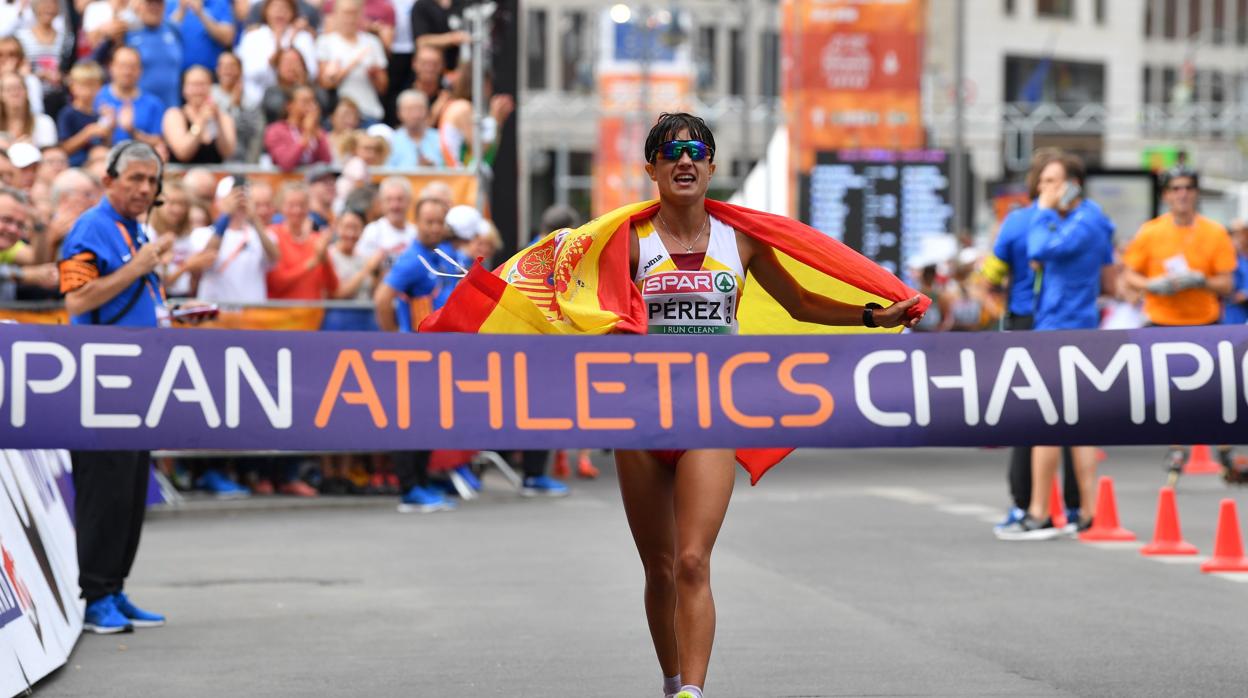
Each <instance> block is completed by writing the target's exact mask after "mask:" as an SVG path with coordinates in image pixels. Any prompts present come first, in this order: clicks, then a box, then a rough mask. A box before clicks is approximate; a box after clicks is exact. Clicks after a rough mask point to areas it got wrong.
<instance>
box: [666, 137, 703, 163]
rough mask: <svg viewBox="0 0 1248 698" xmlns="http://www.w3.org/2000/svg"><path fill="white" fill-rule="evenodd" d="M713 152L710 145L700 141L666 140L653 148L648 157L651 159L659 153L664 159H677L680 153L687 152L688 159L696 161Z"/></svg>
mask: <svg viewBox="0 0 1248 698" xmlns="http://www.w3.org/2000/svg"><path fill="white" fill-rule="evenodd" d="M713 152H714V151H713V150H711V147H710V146H709V145H707V144H705V143H703V142H702V141H668V142H666V143H663V144H662V145H660V146H659V147H658V148H655V150H654V152H653V153H651V155H650V159H651V161H653V160H654V157H655V155H661V156H663V159H664V160H679V159H680V156H681V154H683V153H688V154H689V159H690V160H693V161H694V162H698V161H699V160H705V159H706V158H707V157H709V156H710V155H711V154H712V153H713Z"/></svg>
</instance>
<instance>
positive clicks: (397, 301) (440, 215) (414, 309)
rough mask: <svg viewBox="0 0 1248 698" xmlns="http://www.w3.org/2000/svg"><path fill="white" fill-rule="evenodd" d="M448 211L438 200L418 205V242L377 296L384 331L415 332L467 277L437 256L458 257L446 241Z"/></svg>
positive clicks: (406, 252)
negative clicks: (461, 280) (462, 278)
mask: <svg viewBox="0 0 1248 698" xmlns="http://www.w3.org/2000/svg"><path fill="white" fill-rule="evenodd" d="M446 212H447V208H446V204H445V203H443V202H442V201H440V200H438V199H421V200H420V201H417V202H416V242H415V243H413V244H412V245H410V246H408V248H407V249H406V250H405V251H404V252H403V254H401V255H399V258H398V260H396V261H395V263H394V267H393V268H391V269H390V273H388V274H386V278H385V281H383V282H382V283H381V284H379V285H378V286H377V291H376V293H375V294H374V295H373V301H374V305H375V307H376V309H377V323H378V326H379V327H381V329H382V330H385V331H390V332H393V331H394V330H399V331H401V332H415V331H416V326H417V325H419V324H420V321H421V320H422V319H424V317H425V316H426V315H428V314H429V313H431V312H433V311H435V310H437V309H438V308H441V307H442V306H443V305H444V304H445V303H446V299H447V298H449V297H450V295H451V290H452V289H453V288H454V286H455V284H454V282H455V281H458V278H457V277H458V276H459V275H460V274H463V272H462V271H460V270H459V269H456V268H455V266H454V265H453V264H451V263H450V262H448V261H447V260H446V258H445V257H442V256H441V255H439V254H438V253H437V250H441V251H442V253H443V254H446V255H447V256H449V257H450V258H451V259H455V255H456V252H455V249H454V248H453V247H451V246H450V244H448V243H447V242H446ZM435 272H437V273H435ZM439 274H445V276H440V275H439ZM396 306H397V309H398V312H396ZM396 316H397V318H396Z"/></svg>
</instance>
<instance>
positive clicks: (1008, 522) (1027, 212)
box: [983, 148, 1082, 535]
mask: <svg viewBox="0 0 1248 698" xmlns="http://www.w3.org/2000/svg"><path fill="white" fill-rule="evenodd" d="M1061 155H1062V151H1061V150H1059V149H1057V148H1040V149H1039V150H1037V151H1036V152H1035V154H1033V155H1032V158H1031V167H1030V168H1029V169H1028V171H1027V192H1028V195H1029V196H1030V197H1031V202H1030V203H1028V204H1027V205H1026V206H1022V207H1019V208H1016V209H1014V210H1013V211H1010V212H1009V213H1008V214H1007V215H1006V217H1005V220H1003V221H1001V228H1000V229H999V230H998V231H997V242H996V244H995V245H993V249H992V255H990V256H989V257H988V259H986V260H985V261H984V266H983V274H984V278H986V279H987V280H988V281H989V283H991V284H993V285H994V286H998V287H1000V286H1006V285H1007V284H1008V296H1007V302H1006V314H1005V317H1004V327H1003V329H1005V330H1009V331H1012V332H1019V331H1023V330H1030V329H1032V326H1033V324H1034V317H1033V315H1032V313H1034V312H1035V306H1036V273H1035V270H1034V269H1032V266H1031V257H1030V256H1029V255H1028V253H1027V252H1028V251H1027V237H1028V233H1030V231H1031V221H1032V219H1033V218H1035V216H1036V214H1037V213H1038V212H1039V208H1038V207H1037V206H1036V197H1037V196H1039V191H1038V185H1039V182H1040V173H1041V171H1042V170H1043V169H1044V166H1045V165H1047V164H1049V163H1050V162H1051V161H1053V160H1056V159H1057V158H1059V157H1061ZM1031 450H1032V447H1031V446H1030V445H1018V446H1014V448H1012V449H1010V465H1009V471H1008V475H1007V480H1008V482H1009V486H1010V499H1011V500H1013V504H1014V506H1013V507H1011V508H1010V511H1009V513H1007V514H1006V516H1005V519H1004V520H1003V521H1001V523H999V524H997V525H995V526H993V532H994V533H995V534H997V535H1000V534H1001V532H1002V531H1005V530H1006V529H1010V528H1013V527H1016V525H1017V524H1018V522H1020V521H1022V520H1023V517H1024V516H1026V512H1027V507H1028V505H1029V504H1030V503H1031ZM1062 475H1063V478H1062V482H1063V483H1065V486H1064V487H1063V495H1064V499H1065V504H1066V511H1067V513H1068V518H1069V516H1070V515H1077V514H1078V511H1079V508H1080V505H1081V504H1082V502H1081V500H1080V499H1079V487H1078V486H1076V484H1075V482H1076V479H1077V478H1076V476H1075V465H1074V457H1073V456H1072V455H1071V452H1070V449H1069V448H1063V449H1062Z"/></svg>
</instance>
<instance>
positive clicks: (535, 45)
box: [525, 10, 547, 90]
mask: <svg viewBox="0 0 1248 698" xmlns="http://www.w3.org/2000/svg"><path fill="white" fill-rule="evenodd" d="M525 38H526V39H527V43H528V51H527V53H528V55H527V56H526V59H527V61H526V68H527V69H528V73H529V77H528V83H529V89H530V90H544V89H546V88H547V84H546V59H547V54H546V10H529V22H528V31H527V33H526V37H525Z"/></svg>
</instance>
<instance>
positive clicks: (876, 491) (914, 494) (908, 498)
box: [866, 487, 945, 504]
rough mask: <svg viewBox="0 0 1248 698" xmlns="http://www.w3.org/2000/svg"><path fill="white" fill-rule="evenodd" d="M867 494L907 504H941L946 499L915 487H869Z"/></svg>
mask: <svg viewBox="0 0 1248 698" xmlns="http://www.w3.org/2000/svg"><path fill="white" fill-rule="evenodd" d="M866 493H867V494H869V495H871V496H873V497H883V498H884V499H891V500H894V501H897V502H905V503H906V504H940V503H941V502H944V501H945V498H944V497H941V496H940V495H938V494H932V493H931V492H924V491H923V490H920V489H916V488H914V487H868V488H867V489H866Z"/></svg>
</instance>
